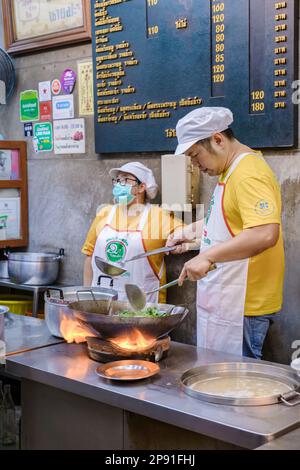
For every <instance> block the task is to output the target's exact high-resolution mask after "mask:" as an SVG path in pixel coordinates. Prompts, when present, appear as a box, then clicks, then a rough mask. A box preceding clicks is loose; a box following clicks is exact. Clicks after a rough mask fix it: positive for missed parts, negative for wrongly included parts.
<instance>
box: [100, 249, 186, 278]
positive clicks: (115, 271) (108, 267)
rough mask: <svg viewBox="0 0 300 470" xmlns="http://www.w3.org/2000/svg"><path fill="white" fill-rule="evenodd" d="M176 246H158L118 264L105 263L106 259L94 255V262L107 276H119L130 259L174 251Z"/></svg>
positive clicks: (124, 271) (134, 259)
mask: <svg viewBox="0 0 300 470" xmlns="http://www.w3.org/2000/svg"><path fill="white" fill-rule="evenodd" d="M176 248H177V247H176V246H172V247H171V246H168V247H166V246H164V247H163V248H158V249H157V250H152V251H146V252H143V253H141V254H139V255H136V256H133V257H132V258H130V259H127V260H125V261H120V262H119V263H118V264H119V266H116V265H114V264H110V263H107V262H106V261H104V260H103V259H102V258H100V257H99V256H95V263H96V266H97V268H99V269H100V271H102V272H103V273H104V274H106V275H107V276H112V277H114V276H121V275H122V274H124V273H126V271H127V270H126V269H125V264H126V263H129V262H130V261H136V260H138V259H142V258H147V257H148V256H152V255H158V254H160V253H168V252H170V251H174V250H175V249H176Z"/></svg>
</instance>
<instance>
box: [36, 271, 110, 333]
mask: <svg viewBox="0 0 300 470" xmlns="http://www.w3.org/2000/svg"><path fill="white" fill-rule="evenodd" d="M105 277H107V276H100V278H99V281H98V284H99V287H91V288H86V287H83V286H75V287H65V288H63V289H58V288H51V289H48V290H47V291H46V292H45V295H44V299H45V320H46V324H47V326H48V328H49V331H50V333H51V334H52V335H53V336H57V337H59V338H63V335H62V332H61V323H62V321H63V320H64V319H69V320H72V321H74V322H76V323H77V320H76V318H75V315H74V312H73V310H71V309H70V308H69V304H70V303H72V302H75V301H78V300H79V299H82V300H87V299H90V298H91V292H93V295H94V296H95V298H96V299H97V300H109V299H112V300H117V298H118V292H117V291H116V290H114V289H113V280H112V279H111V278H109V279H110V287H101V282H102V279H103V278H105Z"/></svg>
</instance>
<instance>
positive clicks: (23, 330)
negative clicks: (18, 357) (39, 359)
mask: <svg viewBox="0 0 300 470" xmlns="http://www.w3.org/2000/svg"><path fill="white" fill-rule="evenodd" d="M9 318H10V320H9V321H6V322H5V330H4V335H5V344H6V355H7V356H11V355H14V354H18V353H21V352H25V351H30V350H32V349H37V348H43V347H45V346H51V345H54V344H59V343H63V342H64V340H63V339H60V338H55V337H54V336H52V335H51V334H50V332H49V330H48V328H47V325H46V323H45V321H44V320H39V319H38V318H31V317H26V316H23V315H14V314H12V313H10V314H9Z"/></svg>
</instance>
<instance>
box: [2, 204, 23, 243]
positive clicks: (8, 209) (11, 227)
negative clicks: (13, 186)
mask: <svg viewBox="0 0 300 470" xmlns="http://www.w3.org/2000/svg"><path fill="white" fill-rule="evenodd" d="M5 215H6V216H7V221H6V239H7V240H16V239H18V238H20V198H19V197H7V198H3V197H1V198H0V216H5Z"/></svg>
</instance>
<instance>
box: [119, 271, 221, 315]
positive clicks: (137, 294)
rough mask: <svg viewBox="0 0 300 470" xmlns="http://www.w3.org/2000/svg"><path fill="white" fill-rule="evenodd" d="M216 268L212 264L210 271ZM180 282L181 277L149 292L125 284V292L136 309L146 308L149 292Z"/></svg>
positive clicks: (133, 285) (134, 285) (152, 292)
mask: <svg viewBox="0 0 300 470" xmlns="http://www.w3.org/2000/svg"><path fill="white" fill-rule="evenodd" d="M215 269H217V266H216V265H215V264H212V265H211V267H210V269H209V271H214V270H215ZM178 282H179V278H178V279H175V281H172V282H169V283H168V284H165V285H163V286H161V287H158V288H156V289H153V290H151V291H148V292H144V291H143V290H142V289H140V287H139V286H137V285H136V284H125V292H126V295H127V298H128V301H129V303H130V305H131V306H132V307H133V308H134V309H135V310H143V308H145V306H146V302H147V300H146V296H147V295H148V294H154V293H155V292H159V291H161V290H163V289H168V288H169V287H173V286H176V285H177V284H178Z"/></svg>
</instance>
